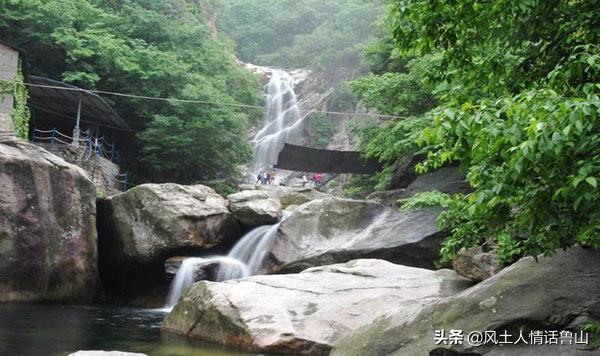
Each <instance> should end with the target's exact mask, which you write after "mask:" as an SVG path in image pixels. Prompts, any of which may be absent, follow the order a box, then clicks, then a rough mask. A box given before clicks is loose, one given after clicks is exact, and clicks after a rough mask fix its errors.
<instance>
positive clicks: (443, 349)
mask: <svg viewBox="0 0 600 356" xmlns="http://www.w3.org/2000/svg"><path fill="white" fill-rule="evenodd" d="M599 275H600V250H591V249H582V248H579V247H578V248H573V249H570V250H568V251H562V250H561V251H558V252H557V253H556V254H555V255H554V256H551V257H540V258H539V262H536V261H535V260H534V259H533V258H531V257H527V258H523V259H521V260H519V261H518V262H517V263H515V264H513V265H511V266H510V267H507V268H505V269H504V270H502V271H501V272H500V273H498V274H496V275H494V276H492V277H490V278H488V279H486V280H484V281H483V282H481V283H479V284H476V285H475V286H473V287H471V288H469V289H466V290H464V291H462V292H460V293H458V294H456V295H453V296H450V297H447V298H444V299H442V300H441V301H439V302H438V303H435V304H432V305H430V306H427V307H425V308H424V309H423V310H421V311H420V312H419V313H418V315H416V316H415V317H414V318H413V320H411V321H409V322H407V321H406V319H405V317H404V309H403V308H399V309H398V310H389V311H388V312H387V313H386V314H387V315H385V316H382V317H380V318H378V319H377V320H376V321H375V322H373V323H372V324H370V325H368V326H365V327H362V328H360V329H359V330H357V331H356V332H354V333H352V334H349V335H347V336H345V337H344V338H342V339H340V340H339V341H338V342H337V345H336V347H335V349H334V352H333V355H340V356H342V355H343V356H353V355H356V356H359V355H397V356H401V355H415V356H419V355H423V356H426V355H490V356H491V355H540V356H545V355H589V356H591V355H598V354H599V352H598V350H595V351H586V350H583V348H584V347H583V345H575V344H574V345H572V346H571V347H569V346H568V345H563V346H561V345H546V346H545V347H542V346H537V345H533V346H532V345H525V344H524V343H523V342H521V343H519V344H517V345H509V346H506V345H494V344H492V343H488V344H487V345H481V346H473V345H470V344H469V343H468V342H464V343H461V344H456V343H443V342H442V343H440V344H438V345H436V344H435V343H434V335H435V331H436V330H445V333H446V335H448V334H449V331H450V330H451V329H454V330H462V331H463V334H464V335H465V336H466V335H468V334H469V333H470V332H472V331H476V332H485V331H491V332H494V331H495V332H496V334H497V335H501V334H502V333H504V332H507V333H508V335H511V337H510V338H509V340H510V341H511V342H515V341H517V340H518V337H519V334H520V331H519V330H521V331H522V332H523V334H524V337H525V338H526V339H525V340H529V332H530V331H532V330H533V331H542V332H544V331H552V330H554V331H558V332H560V331H562V330H570V331H572V332H576V331H577V330H578V329H579V327H581V326H582V324H584V323H585V322H586V321H591V320H600V279H599V278H598V276H599ZM573 342H574V340H573Z"/></svg>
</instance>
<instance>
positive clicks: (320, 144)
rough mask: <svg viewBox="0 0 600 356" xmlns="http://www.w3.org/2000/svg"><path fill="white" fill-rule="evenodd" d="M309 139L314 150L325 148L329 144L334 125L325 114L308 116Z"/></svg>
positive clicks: (334, 128)
mask: <svg viewBox="0 0 600 356" xmlns="http://www.w3.org/2000/svg"><path fill="white" fill-rule="evenodd" d="M310 128H311V139H312V142H313V146H315V147H316V148H325V147H327V145H328V144H329V142H331V138H332V137H333V134H334V133H335V130H336V125H335V123H333V122H332V121H331V118H329V117H327V115H326V114H322V113H316V114H312V115H311V116H310Z"/></svg>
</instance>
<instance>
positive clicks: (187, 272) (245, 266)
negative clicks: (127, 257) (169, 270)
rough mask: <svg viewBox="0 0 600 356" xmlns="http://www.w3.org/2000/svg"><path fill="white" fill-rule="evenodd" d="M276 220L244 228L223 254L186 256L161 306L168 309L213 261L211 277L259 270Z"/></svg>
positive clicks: (217, 278) (245, 274)
mask: <svg viewBox="0 0 600 356" xmlns="http://www.w3.org/2000/svg"><path fill="white" fill-rule="evenodd" d="M284 218H285V216H284ZM282 221H283V220H282ZM279 224H281V222H279V223H277V224H275V225H265V226H259V227H257V228H255V229H254V230H252V231H250V232H248V233H247V234H246V235H244V236H243V237H242V238H241V239H240V241H238V243H237V244H236V245H235V246H233V248H232V249H231V251H230V252H229V253H228V254H227V256H211V257H189V258H186V259H185V260H183V261H182V262H181V266H180V267H179V269H178V270H177V274H176V275H175V278H174V279H173V282H172V283H171V288H170V290H169V296H168V297H167V304H166V305H165V310H169V309H170V308H173V306H175V304H177V301H178V300H179V298H180V297H181V295H182V294H183V292H185V290H186V289H187V288H189V287H190V286H191V285H192V284H193V283H194V282H195V281H196V280H197V279H198V277H197V275H198V273H199V271H201V270H202V269H203V268H206V267H208V266H211V265H215V264H216V265H217V268H216V269H217V273H216V275H215V276H214V280H215V281H226V280H228V279H234V278H243V277H248V276H250V275H253V274H255V273H257V272H259V271H260V269H261V267H262V264H263V262H264V259H265V257H266V254H267V252H268V251H269V248H270V247H271V245H272V243H273V241H274V239H275V237H276V236H277V228H278V227H279Z"/></svg>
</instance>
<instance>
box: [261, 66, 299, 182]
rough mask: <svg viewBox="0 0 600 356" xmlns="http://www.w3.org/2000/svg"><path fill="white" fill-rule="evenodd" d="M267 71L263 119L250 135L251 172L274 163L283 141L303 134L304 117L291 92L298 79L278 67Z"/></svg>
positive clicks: (294, 94) (293, 93)
mask: <svg viewBox="0 0 600 356" xmlns="http://www.w3.org/2000/svg"><path fill="white" fill-rule="evenodd" d="M270 75H271V77H270V79H269V82H268V84H267V85H266V90H265V111H266V113H265V120H264V123H263V125H262V128H261V129H260V130H259V131H258V132H257V133H256V135H254V138H253V139H252V146H253V149H254V162H253V166H252V169H253V171H254V173H258V172H259V171H261V170H263V169H267V168H269V167H271V166H272V165H274V164H275V163H277V156H278V155H279V152H280V151H281V150H282V149H283V145H284V144H285V143H286V142H290V141H293V140H295V139H297V138H298V137H299V136H300V135H301V134H302V122H303V121H304V119H305V118H306V115H302V112H301V109H300V105H299V101H298V97H297V95H296V93H295V92H294V86H295V85H296V83H297V81H298V80H297V79H296V78H295V77H294V76H292V74H290V73H288V72H286V71H284V70H281V69H271V71H270Z"/></svg>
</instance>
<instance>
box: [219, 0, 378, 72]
mask: <svg viewBox="0 0 600 356" xmlns="http://www.w3.org/2000/svg"><path fill="white" fill-rule="evenodd" d="M383 10H384V6H383V5H382V4H381V2H380V1H364V0H334V1H321V0H303V1H296V0H284V1H281V0H236V1H231V0H227V1H222V2H221V6H220V7H219V16H218V23H219V29H220V30H222V31H223V32H225V33H226V34H227V35H229V36H230V37H231V38H232V39H233V40H234V41H235V42H236V44H237V53H238V55H239V57H240V59H242V60H244V61H247V62H251V63H255V64H262V65H271V66H283V67H305V66H313V67H320V68H325V69H330V68H335V67H353V66H357V65H359V64H360V61H361V55H360V54H361V51H362V50H363V48H364V46H365V44H366V43H368V42H369V41H370V40H372V36H373V24H374V23H375V22H376V21H377V19H378V18H379V17H380V16H381V15H382V14H383Z"/></svg>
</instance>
